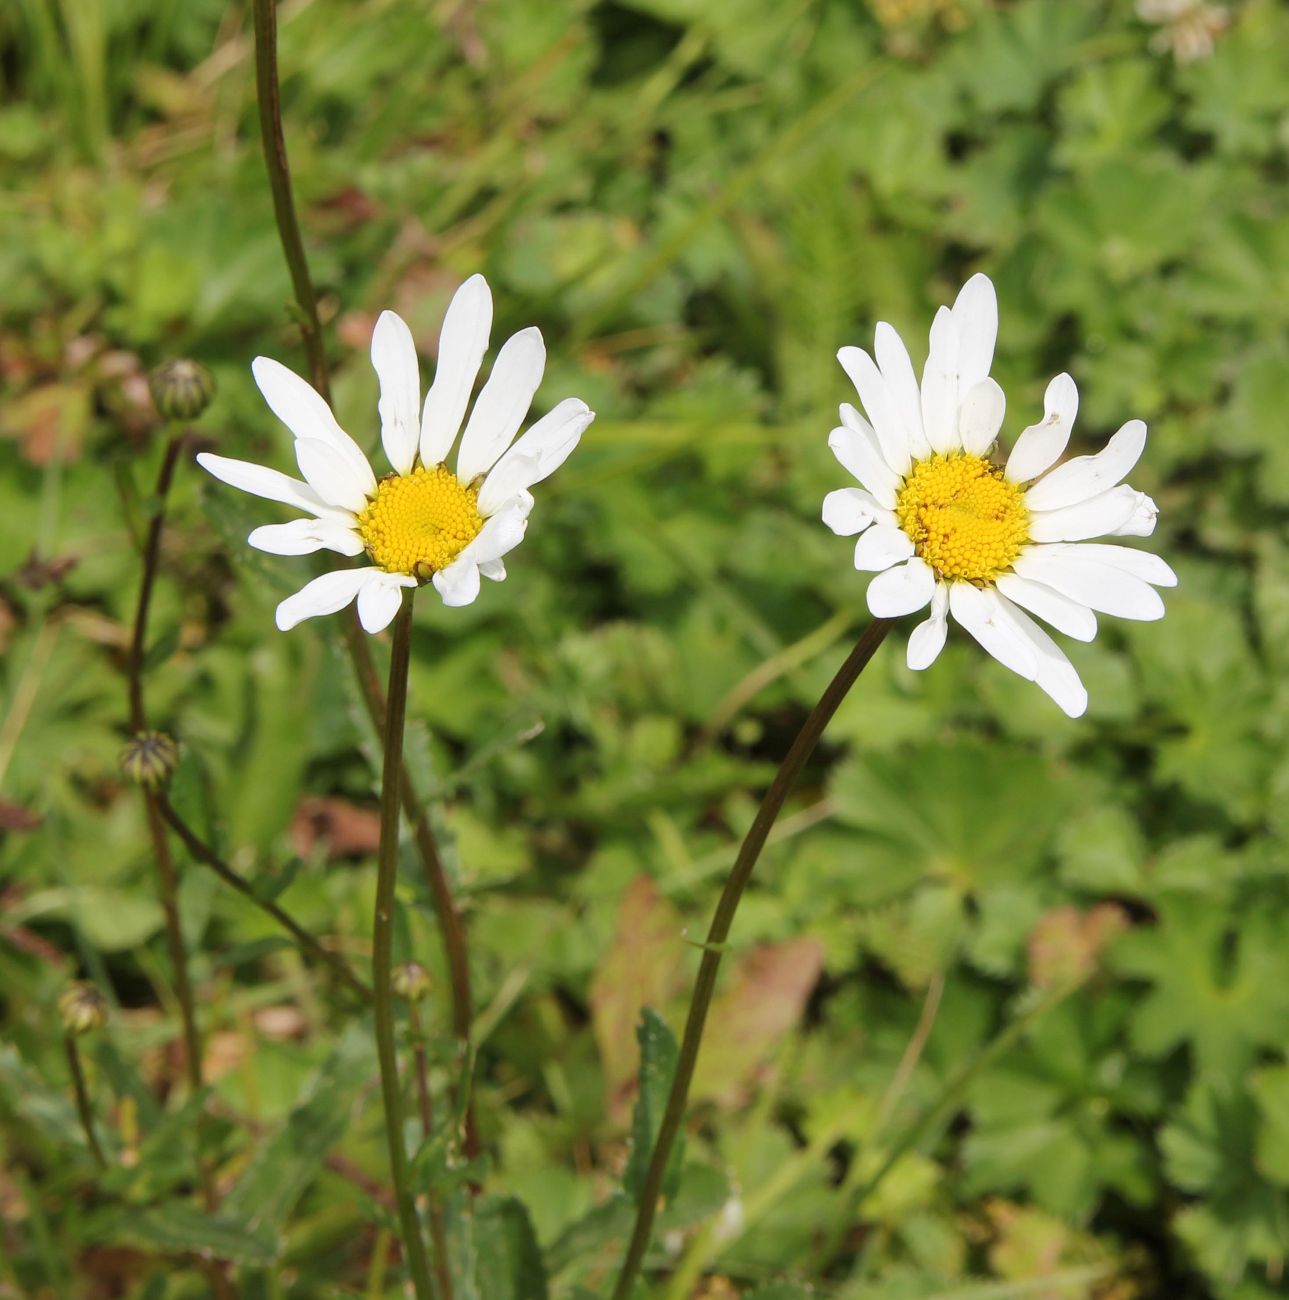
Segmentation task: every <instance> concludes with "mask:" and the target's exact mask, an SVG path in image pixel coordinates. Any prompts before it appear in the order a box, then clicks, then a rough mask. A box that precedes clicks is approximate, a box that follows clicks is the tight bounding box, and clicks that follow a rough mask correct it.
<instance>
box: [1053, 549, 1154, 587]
mask: <svg viewBox="0 0 1289 1300" xmlns="http://www.w3.org/2000/svg"><path fill="white" fill-rule="evenodd" d="M1050 549H1051V550H1054V551H1055V550H1058V548H1057V547H1051V548H1050ZM1059 550H1060V551H1064V552H1065V553H1066V554H1069V555H1073V556H1075V557H1077V558H1080V559H1084V560H1096V562H1097V563H1098V564H1109V565H1111V566H1113V567H1114V568H1116V569H1122V570H1123V571H1124V572H1125V573H1131V574H1132V576H1133V577H1134V578H1140V579H1141V580H1142V582H1149V583H1151V584H1152V585H1153V586H1156V587H1175V586H1177V575H1176V574H1175V573H1174V572H1173V571H1172V569H1171V568H1170V567H1169V565H1167V564H1166V563H1165V562H1164V561H1163V560H1161V559H1160V558H1159V556H1158V555H1152V554H1151V553H1150V552H1149V551H1139V550H1137V548H1136V547H1135V546H1115V545H1114V544H1107V543H1104V542H1092V543H1084V544H1082V545H1079V546H1069V547H1061V548H1059Z"/></svg>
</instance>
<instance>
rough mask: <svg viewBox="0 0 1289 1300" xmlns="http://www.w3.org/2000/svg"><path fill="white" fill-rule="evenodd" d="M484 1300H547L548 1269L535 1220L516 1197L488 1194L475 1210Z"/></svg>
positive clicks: (478, 1271) (478, 1279) (478, 1268)
mask: <svg viewBox="0 0 1289 1300" xmlns="http://www.w3.org/2000/svg"><path fill="white" fill-rule="evenodd" d="M474 1239H475V1243H476V1248H477V1251H478V1263H477V1265H476V1272H475V1278H476V1282H477V1284H478V1288H479V1296H480V1298H481V1300H546V1272H545V1269H544V1267H543V1265H542V1253H541V1250H540V1249H539V1248H538V1245H537V1237H536V1234H535V1233H534V1232H533V1225H532V1221H531V1220H530V1219H529V1217H528V1211H527V1210H526V1209H525V1208H524V1205H523V1202H522V1201H520V1200H518V1199H517V1198H515V1197H513V1196H487V1197H484V1198H482V1199H481V1200H480V1201H478V1202H477V1203H476V1205H475V1210H474Z"/></svg>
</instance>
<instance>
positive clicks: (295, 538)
mask: <svg viewBox="0 0 1289 1300" xmlns="http://www.w3.org/2000/svg"><path fill="white" fill-rule="evenodd" d="M246 540H247V542H248V543H249V544H250V545H251V546H253V547H255V549H256V550H257V551H267V552H268V553H269V554H270V555H312V554H313V553H314V552H315V551H323V550H326V551H338V552H339V553H340V554H341V555H350V556H353V555H361V554H362V553H363V541H362V538H361V537H359V536H358V534H357V533H356V532H355V531H354V529H353V528H352V527H350V526H349V525H348V524H343V523H341V522H340V521H339V520H332V519H293V520H291V522H290V523H289V524H265V525H264V526H263V527H262V528H256V529H255V530H254V531H253V532H252V533H251V535H250V536H249V537H248V538H247V539H246Z"/></svg>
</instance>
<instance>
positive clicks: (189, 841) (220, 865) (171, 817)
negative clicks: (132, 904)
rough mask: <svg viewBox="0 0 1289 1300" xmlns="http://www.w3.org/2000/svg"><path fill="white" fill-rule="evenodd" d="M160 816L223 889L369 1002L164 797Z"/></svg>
mask: <svg viewBox="0 0 1289 1300" xmlns="http://www.w3.org/2000/svg"><path fill="white" fill-rule="evenodd" d="M159 802H160V805H161V815H162V817H164V818H165V819H166V821H167V823H169V825H170V828H171V830H173V831H174V833H175V834H176V835H177V836H178V837H179V839H180V840H181V841H182V842H183V845H184V847H185V848H186V849H187V850H188V852H189V853H191V854H192V856H193V857H194V858H196V859H197V861H198V862H203V863H205V865H206V866H208V867H209V868H210V869H211V870H212V871H213V872H214V873H215V874H216V875H217V876H218V877H219V878H220V879H221V880H222V881H223V882H224V883H225V884H226V885H230V886H231V887H232V888H233V889H235V890H237V892H238V893H239V894H241V895H242V897H243V898H246V899H249V900H250V901H251V902H252V903H254V904H255V906H256V907H258V908H259V909H260V911H261V912H263V913H265V915H267V916H270V917H272V918H273V920H274V921H276V922H277V924H278V925H280V926H281V927H282V928H283V929H284V930H285V931H286V932H287V933H288V934H289V935H291V937H292V938H293V939H294V940H295V941H296V943H298V944H299V945H300V947H301V948H303V949H304V950H305V952H307V953H309V954H310V956H312V957H314V958H316V959H317V960H318V961H321V962H324V963H326V965H327V966H329V967H330V968H331V970H332V971H334V972H335V974H336V976H337V977H338V978H339V979H340V981H341V983H343V984H344V985H345V987H346V988H348V989H350V990H352V991H353V992H354V993H356V994H357V995H358V996H359V997H360V998H362V999H363V1001H364V1002H370V1001H371V1000H372V991H371V989H370V988H369V987H368V986H367V985H366V984H364V983H363V981H362V980H360V979H359V978H358V976H357V975H355V974H354V972H353V969H352V968H351V967H350V965H349V963H348V962H347V961H345V959H344V958H343V957H342V956H340V954H339V953H335V952H332V951H330V949H328V948H324V947H323V946H322V944H321V943H319V942H318V940H317V939H316V938H314V936H313V935H311V934H310V933H309V932H308V930H306V929H305V928H304V926H302V925H301V924H300V923H299V922H298V921H297V920H296V919H295V918H294V917H293V916H292V915H291V914H290V913H289V912H287V911H286V910H285V909H284V908H281V907H279V906H278V905H277V904H276V903H275V902H273V901H272V900H271V899H267V898H261V897H260V896H259V894H257V893H256V892H255V888H254V886H252V884H251V883H250V881H249V880H247V879H246V878H245V877H243V876H242V875H240V874H239V873H238V872H236V871H234V870H233V868H232V867H230V866H229V865H228V863H227V862H225V861H224V860H223V858H221V857H220V856H219V854H218V853H216V852H215V850H214V849H212V848H211V847H210V845H209V844H207V843H206V841H205V840H203V839H202V838H201V836H200V835H198V834H197V832H196V831H194V830H193V829H192V827H191V826H189V825H188V823H187V822H186V821H184V819H183V818H182V817H181V816H180V815H179V813H178V812H177V811H176V809H175V806H174V804H172V803H171V802H170V800H169V799H167V798H166V796H165V795H164V794H163V795H160V796H159Z"/></svg>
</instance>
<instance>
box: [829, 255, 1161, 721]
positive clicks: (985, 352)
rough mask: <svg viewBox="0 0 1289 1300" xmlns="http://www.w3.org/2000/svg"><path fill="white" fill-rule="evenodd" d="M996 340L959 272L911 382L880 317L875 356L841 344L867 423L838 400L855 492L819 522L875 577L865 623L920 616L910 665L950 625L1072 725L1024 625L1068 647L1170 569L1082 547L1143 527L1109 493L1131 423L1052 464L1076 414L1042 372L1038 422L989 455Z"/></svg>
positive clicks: (997, 417)
mask: <svg viewBox="0 0 1289 1300" xmlns="http://www.w3.org/2000/svg"><path fill="white" fill-rule="evenodd" d="M997 334H998V300H997V297H996V296H995V294H994V286H993V284H992V282H991V281H990V280H989V278H988V277H987V276H984V275H975V276H972V278H971V279H970V280H968V281H967V283H966V285H965V286H964V287H963V289H962V292H961V293H959V294H958V298H957V301H956V302H955V303H954V305H953V307H952V309H950V308H948V307H941V308H940V310H939V312H938V313H937V314H936V317H935V321H934V322H933V324H932V326H931V346H930V355H929V356H928V357H927V363H926V367H925V368H924V370H923V372H922V382H921V384H920V385H919V383H918V381H917V379H916V378H915V376H914V373H913V364H912V362H911V361H910V359H909V354H908V351H907V350H906V349H905V347H904V344H903V343H902V342H901V340H900V336H899V335H898V334H897V333H896V332H895V331H894V330H893V329H892V328H891V327H890V326H889V325H888V324H886V323H885V322H884V321H883V322H882V323H880V324H879V325H878V326H877V335H876V340H875V346H874V355H875V357H876V360H874V358H873V357H870V356H869V354H868V353H867V352H865V351H864V350H863V349H862V348H853V347H847V348H842V349H841V351H840V352H839V353H838V354H837V359H838V360H839V361H840V362H841V364H842V367H843V369H844V370H845V371H846V373H847V374H848V375H849V376H850V378H851V380H852V381H853V382H854V384H855V387H856V389H857V390H858V391H859V396H860V400H861V401H862V402H863V404H864V409H865V410H866V411H867V413H868V417H869V418H868V420H866V419H864V417H863V416H862V415H860V413H859V412H858V411H857V410H856V409H855V408H854V407H853V406H850V405H847V404H843V405H842V408H841V420H842V424H841V427H840V428H837V429H834V430H833V431H832V434H831V435H830V436H829V439H828V445H829V446H830V447H831V448H832V450H833V454H834V455H835V456H836V457H837V459H838V460H839V461H840V462H841V464H842V466H843V467H844V468H845V469H846V470H848V471H849V472H850V473H851V474H853V475H854V477H855V478H856V479H858V480H859V482H860V483H861V484H863V487H862V488H841V489H839V490H838V491H836V492H830V493H829V494H828V495H827V497H825V498H824V505H823V519H824V523H826V524H827V525H828V527H829V528H831V529H832V530H833V532H835V533H836V534H838V536H842V537H848V536H854V535H855V534H859V541H858V542H857V543H856V546H855V567H856V568H857V569H861V570H869V571H872V572H875V573H876V574H877V575H878V576H877V577H875V578H874V579H873V580H872V582H871V583H870V584H869V588H868V607H869V609H871V610H872V612H873V614H874V615H876V616H877V617H879V618H897V617H899V616H901V615H904V614H912V613H914V612H915V611H917V610H921V609H925V608H926V607H927V606H928V605H929V606H930V607H931V608H930V617H929V618H928V619H926V621H925V622H923V623H921V624H919V625H918V626H917V627H916V628H914V630H913V634H912V635H911V636H910V637H909V643H908V664H909V667H910V668H914V669H923V668H927V667H929V666H930V665H931V663H933V662H934V660H935V658H936V656H937V655H938V654H939V653H940V650H941V649H942V647H943V646H944V642H945V638H946V635H947V631H948V616H949V615H950V614H952V615H953V617H954V619H955V620H956V621H957V622H958V623H960V624H961V625H962V626H963V627H964V628H965V629H966V630H967V631H968V632H969V633H970V634H971V635H972V636H973V637H975V639H976V640H977V641H979V642H980V644H981V645H982V646H984V648H985V649H986V650H987V651H989V653H990V654H991V655H993V656H994V658H995V659H997V660H998V661H999V663H1001V664H1003V665H1005V666H1006V667H1008V668H1010V669H1011V670H1012V671H1013V672H1016V673H1019V674H1020V675H1021V676H1022V677H1024V678H1026V679H1027V680H1029V681H1032V682H1035V683H1037V685H1038V686H1039V687H1040V688H1041V689H1042V690H1044V691H1046V692H1047V694H1048V695H1050V696H1051V697H1052V699H1054V700H1055V701H1056V703H1057V704H1058V705H1060V707H1061V708H1062V709H1064V711H1065V712H1066V713H1068V714H1069V715H1070V716H1071V717H1078V716H1079V715H1080V714H1081V713H1082V712H1083V711H1084V709H1085V708H1086V707H1087V700H1088V697H1087V692H1086V691H1085V690H1084V689H1083V684H1082V682H1080V680H1079V676H1078V674H1077V673H1076V672H1075V671H1074V668H1073V666H1072V665H1071V664H1070V661H1069V660H1068V659H1067V658H1066V657H1065V655H1064V654H1063V653H1062V651H1061V650H1060V648H1059V647H1058V646H1057V644H1056V643H1055V642H1054V641H1053V640H1052V638H1051V637H1050V636H1048V635H1047V633H1046V632H1045V631H1044V630H1043V629H1042V628H1041V627H1039V625H1038V624H1037V623H1036V622H1035V621H1034V620H1033V619H1032V618H1031V617H1030V615H1031V614H1035V615H1037V616H1038V617H1039V618H1041V619H1043V620H1044V621H1045V622H1047V623H1050V624H1051V625H1052V627H1054V628H1056V629H1057V631H1059V632H1063V633H1065V634H1066V635H1067V636H1072V637H1074V638H1075V639H1076V640H1079V641H1091V640H1092V638H1093V637H1094V636H1095V635H1096V631H1097V618H1096V612H1100V613H1103V614H1113V615H1116V616H1117V617H1119V618H1129V619H1157V618H1162V617H1163V614H1164V603H1163V601H1162V600H1161V599H1160V597H1159V593H1158V592H1157V591H1155V587H1172V586H1175V585H1176V583H1177V578H1176V576H1175V575H1174V573H1173V571H1172V569H1170V568H1169V567H1168V565H1167V564H1165V563H1164V561H1163V560H1161V559H1160V558H1159V557H1158V556H1157V555H1151V554H1149V553H1148V552H1146V551H1139V550H1136V549H1134V548H1132V547H1129V546H1122V545H1116V544H1106V543H1097V544H1089V541H1088V539H1090V538H1094V537H1103V536H1112V537H1145V536H1148V535H1149V534H1150V533H1151V532H1153V531H1154V527H1155V519H1156V516H1157V514H1158V511H1157V510H1156V507H1155V503H1154V502H1153V501H1152V500H1151V499H1150V498H1149V497H1148V496H1146V495H1145V493H1143V492H1137V491H1134V490H1133V489H1132V488H1130V487H1128V486H1127V485H1126V484H1124V483H1123V479H1124V478H1125V476H1126V475H1127V474H1128V472H1129V471H1130V470H1131V469H1132V467H1133V466H1134V465H1135V464H1136V463H1137V459H1138V457H1139V456H1140V455H1141V452H1142V449H1143V447H1144V446H1145V445H1146V426H1145V425H1144V424H1143V423H1142V422H1141V421H1140V420H1129V421H1128V423H1127V424H1125V425H1124V426H1123V428H1121V429H1120V430H1119V432H1118V433H1116V434H1115V435H1114V437H1113V438H1111V439H1110V441H1109V443H1108V444H1107V446H1106V447H1105V449H1104V450H1103V451H1101V452H1098V453H1097V454H1096V455H1095V456H1077V457H1075V458H1074V459H1073V460H1069V461H1067V462H1066V463H1065V464H1063V465H1060V466H1057V467H1056V468H1055V469H1053V468H1052V467H1053V466H1054V465H1056V462H1057V460H1058V459H1059V458H1060V456H1061V455H1062V453H1063V452H1064V451H1065V447H1066V444H1067V443H1068V442H1069V440H1070V431H1071V429H1072V428H1073V425H1074V417H1075V414H1076V412H1077V410H1078V405H1079V395H1078V390H1077V389H1076V388H1075V386H1074V380H1073V379H1071V378H1070V376H1069V375H1057V377H1056V378H1055V379H1053V380H1052V382H1051V383H1050V384H1049V385H1048V386H1047V394H1046V396H1045V398H1044V403H1043V406H1044V412H1043V419H1042V420H1041V421H1040V422H1039V423H1037V424H1032V425H1030V426H1029V427H1028V428H1027V429H1024V430H1023V431H1022V432H1021V434H1020V436H1019V437H1018V438H1017V439H1016V444H1015V446H1014V447H1013V448H1012V450H1011V454H1010V455H1009V456H1008V457H1007V459H1006V461H1005V462H1001V463H995V462H994V461H993V460H991V459H990V451H991V449H992V447H993V443H994V439H995V437H996V436H997V433H998V430H999V429H1000V428H1001V426H1002V422H1003V411H1004V408H1005V399H1004V397H1003V391H1002V389H1001V388H999V386H998V385H997V384H996V383H995V382H994V380H992V379H990V378H989V367H990V365H991V364H992V362H993V356H994V340H995V338H996V337H997ZM869 420H871V421H872V423H871V424H870V423H869ZM1094 611H1095V612H1094Z"/></svg>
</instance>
